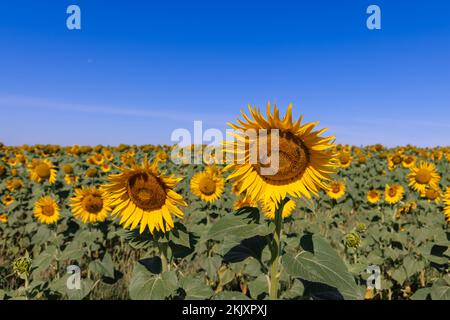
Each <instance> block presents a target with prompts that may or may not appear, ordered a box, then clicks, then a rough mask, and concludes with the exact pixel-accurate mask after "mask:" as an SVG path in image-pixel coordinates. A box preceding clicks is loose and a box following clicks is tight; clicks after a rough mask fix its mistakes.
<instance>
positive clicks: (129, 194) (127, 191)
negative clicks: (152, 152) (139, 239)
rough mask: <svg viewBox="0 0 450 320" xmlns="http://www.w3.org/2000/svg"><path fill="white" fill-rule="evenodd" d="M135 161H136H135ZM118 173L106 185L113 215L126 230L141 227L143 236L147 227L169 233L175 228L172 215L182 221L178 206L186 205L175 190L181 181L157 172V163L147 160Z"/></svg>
mask: <svg viewBox="0 0 450 320" xmlns="http://www.w3.org/2000/svg"><path fill="white" fill-rule="evenodd" d="M133 162H134V161H133ZM118 170H119V171H120V173H119V174H112V175H110V176H109V178H108V179H109V182H110V183H109V184H107V185H104V186H103V190H104V191H106V193H107V197H108V199H109V200H108V203H107V205H108V206H111V207H112V208H113V209H112V214H114V215H117V217H119V218H121V219H120V224H123V225H124V227H125V228H127V229H128V228H130V229H131V230H133V229H135V228H136V227H137V226H138V225H140V228H139V232H140V233H142V232H144V230H145V229H146V227H147V226H148V228H149V230H150V232H151V233H153V232H154V231H155V229H156V230H157V231H163V232H166V231H169V230H171V229H172V228H173V227H174V222H173V219H172V213H173V214H174V215H175V216H177V217H178V218H183V216H184V214H183V212H182V211H181V210H180V209H179V208H178V207H177V205H180V206H187V204H186V202H185V201H184V200H183V197H182V196H181V195H179V194H178V193H176V192H175V191H174V190H173V189H174V188H175V187H176V186H177V184H178V182H179V181H181V179H182V178H176V177H174V176H173V175H170V176H169V175H166V174H165V173H163V172H159V170H158V162H157V161H154V162H153V163H151V164H149V162H148V159H147V157H145V159H144V161H143V163H142V164H141V165H137V164H135V163H133V164H132V165H131V167H120V168H118Z"/></svg>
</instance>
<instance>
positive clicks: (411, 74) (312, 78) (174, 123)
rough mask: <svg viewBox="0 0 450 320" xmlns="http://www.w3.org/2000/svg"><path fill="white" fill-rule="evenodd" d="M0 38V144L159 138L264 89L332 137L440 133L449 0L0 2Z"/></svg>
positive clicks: (446, 127)
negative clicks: (376, 21)
mask: <svg viewBox="0 0 450 320" xmlns="http://www.w3.org/2000/svg"><path fill="white" fill-rule="evenodd" d="M70 4H77V5H79V6H80V8H81V25H82V30H75V31H70V30H68V29H67V28H66V18H67V16H68V15H67V14H66V8H67V7H68V6H69V5H70ZM370 4H377V5H379V6H380V7H381V14H382V17H381V18H382V29H381V30H373V31H371V30H368V29H367V28H366V18H367V16H368V15H367V14H366V8H367V7H368V5H370ZM0 41H1V44H0V111H1V113H0V114H1V119H2V120H1V124H0V141H3V142H4V143H6V144H23V143H28V144H33V143H58V144H64V145H66V144H74V143H79V144H97V143H103V144H114V145H116V144H119V143H130V144H134V143H135V144H143V143H169V142H170V134H171V132H172V130H173V129H175V128H187V129H191V128H192V126H193V123H192V121H193V120H203V121H204V127H205V128H210V127H214V128H219V129H225V128H226V125H225V123H226V122H227V121H234V120H235V118H236V117H237V116H238V114H239V109H240V108H246V106H247V104H248V103H251V104H256V105H259V106H261V107H264V106H265V104H266V102H267V101H268V100H270V101H276V102H277V104H278V105H279V106H280V107H281V108H282V109H283V110H284V109H285V108H286V106H287V104H288V103H289V102H292V103H293V104H294V109H295V111H294V114H295V115H296V116H298V115H300V114H304V115H305V119H306V120H308V121H315V120H320V126H323V127H328V128H329V129H330V130H329V132H330V133H331V134H334V135H335V136H336V137H337V140H338V142H342V143H350V144H356V145H360V144H372V143H377V142H380V143H384V144H386V145H390V146H392V145H399V144H406V143H411V144H415V145H420V146H435V145H449V144H450V143H449V139H448V138H449V136H450V134H449V132H450V121H449V119H450V1H448V0H440V1H439V0H429V1H401V0H396V1H392V0H389V1H384V0H383V1H381V0H377V1H375V0H374V1H365V0H346V1H342V0H341V1H338V0H333V1H320V0H318V1H271V2H269V1H267V2H266V1H261V0H259V1H234V0H227V1H222V0H215V1H212V0H208V1H194V0H192V1H163V0H161V1H125V0H121V1H112V0H111V1H96V0H72V1H64V0H58V1H54V0H45V1H44V0H40V1H31V0H29V1H20V0H18V1H3V2H1V4H0Z"/></svg>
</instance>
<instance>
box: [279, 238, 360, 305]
mask: <svg viewBox="0 0 450 320" xmlns="http://www.w3.org/2000/svg"><path fill="white" fill-rule="evenodd" d="M301 244H302V247H303V248H304V249H305V250H302V251H301V252H299V253H298V254H297V255H292V254H285V255H284V256H283V259H282V263H283V267H284V269H285V270H286V272H287V273H288V274H290V275H291V276H293V277H298V278H301V279H304V280H307V281H309V282H313V283H320V284H324V285H326V286H328V287H324V286H321V288H320V289H321V290H325V291H326V292H325V293H328V294H332V295H333V296H336V297H339V296H341V297H343V298H344V299H362V292H361V290H360V289H359V287H358V285H357V284H356V282H355V279H354V278H353V276H352V274H351V273H350V272H349V271H348V269H347V266H346V265H345V263H344V262H343V261H342V259H341V258H340V257H339V255H338V254H337V253H336V251H335V250H334V249H333V248H332V247H331V246H330V245H329V244H328V242H327V241H326V240H324V239H323V238H322V237H320V236H318V235H313V236H312V237H311V236H304V237H302V239H301ZM306 250H309V251H306ZM315 288H317V286H316V287H315ZM336 290H337V291H338V292H336Z"/></svg>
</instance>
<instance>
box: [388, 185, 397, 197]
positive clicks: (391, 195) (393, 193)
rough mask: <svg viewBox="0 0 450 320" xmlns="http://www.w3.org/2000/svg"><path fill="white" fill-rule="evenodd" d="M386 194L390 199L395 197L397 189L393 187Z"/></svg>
mask: <svg viewBox="0 0 450 320" xmlns="http://www.w3.org/2000/svg"><path fill="white" fill-rule="evenodd" d="M388 194H389V196H390V197H395V195H396V194H397V188H394V187H392V188H390V189H389V191H388Z"/></svg>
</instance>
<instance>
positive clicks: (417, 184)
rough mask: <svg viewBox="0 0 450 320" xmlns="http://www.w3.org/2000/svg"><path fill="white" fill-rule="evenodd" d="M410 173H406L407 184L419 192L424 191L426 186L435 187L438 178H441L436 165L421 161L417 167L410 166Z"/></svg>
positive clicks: (437, 183) (437, 184)
mask: <svg viewBox="0 0 450 320" xmlns="http://www.w3.org/2000/svg"><path fill="white" fill-rule="evenodd" d="M410 170H411V173H409V174H408V176H407V177H408V179H409V186H410V187H411V188H412V189H413V190H415V191H418V192H419V193H424V192H425V190H426V188H427V187H431V188H433V189H437V188H438V187H439V180H440V179H441V177H440V175H439V173H438V172H437V170H436V166H435V165H434V164H432V163H427V162H424V161H421V162H420V164H419V165H418V166H417V167H413V168H410Z"/></svg>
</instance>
